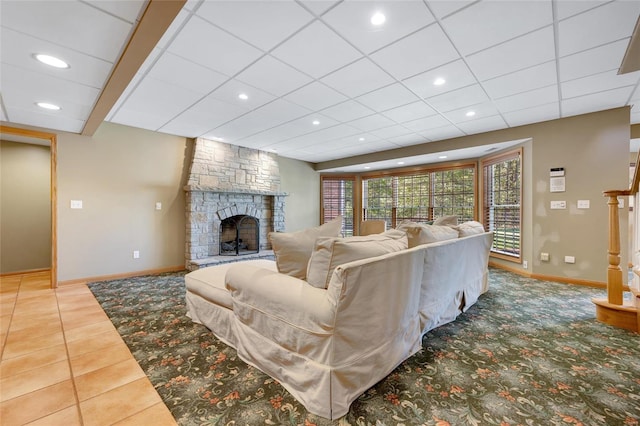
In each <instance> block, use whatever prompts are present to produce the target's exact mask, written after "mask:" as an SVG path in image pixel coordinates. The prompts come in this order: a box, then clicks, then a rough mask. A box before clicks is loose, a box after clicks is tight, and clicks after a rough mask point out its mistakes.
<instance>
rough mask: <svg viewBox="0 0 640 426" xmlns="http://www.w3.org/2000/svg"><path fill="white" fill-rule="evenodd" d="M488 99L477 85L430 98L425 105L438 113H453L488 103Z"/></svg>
mask: <svg viewBox="0 0 640 426" xmlns="http://www.w3.org/2000/svg"><path fill="white" fill-rule="evenodd" d="M488 100H489V98H488V97H487V95H486V94H485V93H484V90H482V87H480V85H479V84H473V85H471V86H467V87H463V88H462V89H457V90H452V91H451V92H447V93H443V94H441V95H437V96H432V97H430V98H428V99H427V103H428V104H429V105H431V106H432V107H433V108H435V109H436V110H437V111H439V112H447V111H453V110H454V109H460V108H464V107H468V106H469V105H475V104H479V103H482V102H486V101H488Z"/></svg>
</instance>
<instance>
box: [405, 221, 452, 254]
mask: <svg viewBox="0 0 640 426" xmlns="http://www.w3.org/2000/svg"><path fill="white" fill-rule="evenodd" d="M396 229H398V230H400V231H404V232H406V233H407V238H408V242H409V248H413V247H416V246H419V245H422V244H429V243H435V242H438V241H446V240H453V239H455V238H458V231H457V229H455V228H454V227H451V226H440V225H425V224H422V223H415V222H410V221H404V222H401V223H400V224H399V225H398V226H397V227H396Z"/></svg>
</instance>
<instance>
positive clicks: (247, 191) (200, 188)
mask: <svg viewBox="0 0 640 426" xmlns="http://www.w3.org/2000/svg"><path fill="white" fill-rule="evenodd" d="M184 190H185V191H187V192H212V193H215V194H246V195H266V196H272V197H287V196H288V195H289V194H288V193H286V192H280V191H263V190H259V189H236V188H217V187H211V186H204V185H186V186H185V187H184Z"/></svg>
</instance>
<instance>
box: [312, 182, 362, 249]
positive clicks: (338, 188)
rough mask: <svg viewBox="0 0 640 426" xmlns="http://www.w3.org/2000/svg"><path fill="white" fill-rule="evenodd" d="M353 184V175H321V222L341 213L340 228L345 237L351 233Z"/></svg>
mask: <svg viewBox="0 0 640 426" xmlns="http://www.w3.org/2000/svg"><path fill="white" fill-rule="evenodd" d="M354 184H355V178H354V177H346V178H345V177H331V176H323V177H322V190H321V194H320V196H321V198H322V202H321V206H322V212H321V214H322V222H321V223H325V222H328V221H330V220H332V219H335V218H336V217H338V216H340V215H342V230H343V233H344V236H345V237H349V236H352V235H353V211H354V209H353V200H354V194H353V189H354Z"/></svg>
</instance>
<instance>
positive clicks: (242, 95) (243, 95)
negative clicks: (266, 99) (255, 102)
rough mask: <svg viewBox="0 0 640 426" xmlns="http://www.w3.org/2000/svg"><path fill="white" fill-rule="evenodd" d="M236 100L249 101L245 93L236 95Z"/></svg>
mask: <svg viewBox="0 0 640 426" xmlns="http://www.w3.org/2000/svg"><path fill="white" fill-rule="evenodd" d="M238 98H240V99H242V100H243V101H246V100H247V99H249V95H247V94H246V93H240V94H239V95H238Z"/></svg>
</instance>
